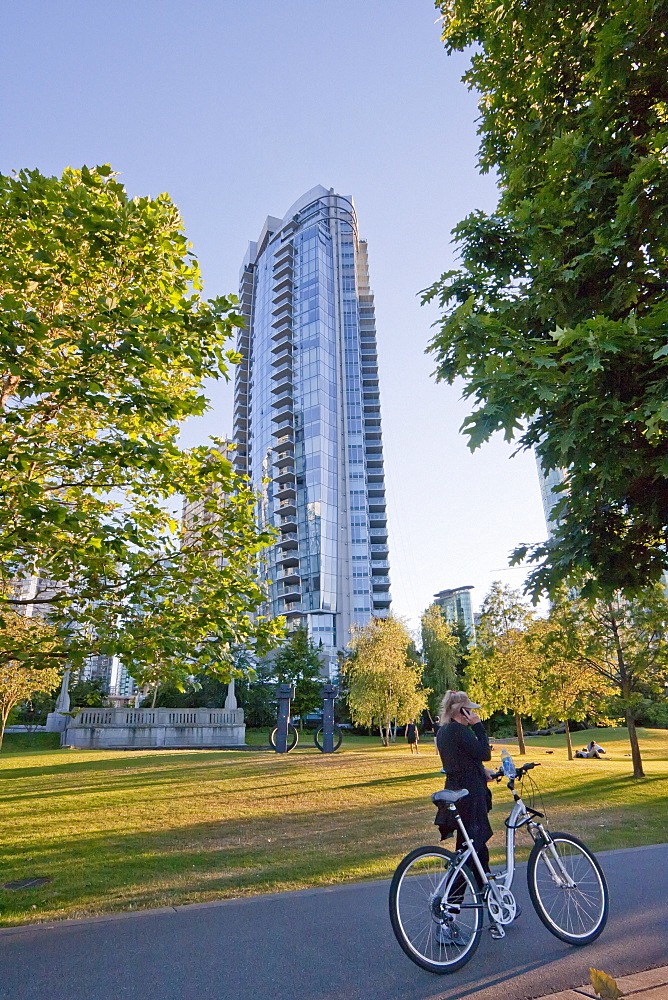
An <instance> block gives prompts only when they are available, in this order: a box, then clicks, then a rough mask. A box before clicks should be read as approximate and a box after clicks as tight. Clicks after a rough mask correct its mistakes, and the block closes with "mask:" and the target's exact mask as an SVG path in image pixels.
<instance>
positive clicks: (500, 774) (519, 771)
mask: <svg viewBox="0 0 668 1000" xmlns="http://www.w3.org/2000/svg"><path fill="white" fill-rule="evenodd" d="M532 767H540V761H536V762H535V763H528V764H520V766H519V767H517V768H515V774H514V776H513V777H512V778H511V779H510V780H511V781H514V780H515V778H523V777H524V775H525V774H526V772H527V771H530V770H531V768H532ZM505 776H506V775H505V771H504V770H503V767H500V768H499V770H498V771H495V772H494V774H493V775H492V776H491V778H490V781H491V780H492V779H493V778H496V780H497V781H500V780H501V778H505Z"/></svg>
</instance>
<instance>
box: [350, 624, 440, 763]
mask: <svg viewBox="0 0 668 1000" xmlns="http://www.w3.org/2000/svg"><path fill="white" fill-rule="evenodd" d="M411 643H412V640H411V637H410V634H409V633H408V630H407V629H406V626H405V625H404V624H403V622H401V621H400V620H399V619H398V618H395V617H393V616H392V615H388V617H387V618H371V619H370V621H369V622H368V623H367V624H366V625H365V626H364V627H361V628H357V629H355V630H354V631H353V637H352V640H351V642H350V648H351V650H352V655H351V656H350V657H349V658H348V659H347V660H346V661H345V662H344V663H343V673H344V678H345V682H346V685H347V688H348V707H349V709H350V714H351V717H352V720H353V722H354V723H355V725H358V726H378V727H379V729H380V737H381V740H382V742H383V745H384V746H387V745H388V743H389V739H390V727H391V723H392V721H395V722H396V723H397V724H398V725H400V726H403V725H405V724H406V723H407V722H408V721H409V720H410V719H414V718H417V717H419V715H420V713H421V712H422V711H423V709H424V708H425V707H426V705H427V696H428V694H429V693H430V692H429V690H428V689H424V688H422V687H421V675H422V664H421V663H420V662H419V661H418V660H416V659H415V658H414V657H413V656H411V655H410V647H411Z"/></svg>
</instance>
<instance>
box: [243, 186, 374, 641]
mask: <svg viewBox="0 0 668 1000" xmlns="http://www.w3.org/2000/svg"><path fill="white" fill-rule="evenodd" d="M240 299H241V311H242V313H243V315H244V318H245V320H246V329H245V330H243V331H241V332H240V335H239V338H238V345H237V346H238V351H239V353H240V354H241V356H242V362H241V364H240V365H239V366H238V368H237V375H236V386H235V410H234V415H235V424H234V440H235V443H236V446H237V452H236V455H235V459H234V461H235V467H236V469H237V470H238V471H240V472H242V473H245V474H247V475H248V477H249V478H250V480H251V481H252V482H253V484H254V485H255V486H256V487H257V488H258V489H259V490H260V494H261V499H260V502H259V504H258V523H259V524H260V525H261V526H265V525H271V526H273V527H274V528H275V529H276V530H277V531H278V532H279V537H278V539H277V542H276V544H275V545H274V546H273V547H272V549H271V550H270V552H269V557H268V560H267V563H266V565H265V566H264V567H263V570H262V572H263V573H264V575H265V577H266V579H267V580H269V581H271V584H270V588H269V608H268V610H269V613H270V614H272V615H278V614H283V615H286V616H287V618H288V619H292V620H295V621H302V622H305V623H306V624H307V626H308V630H309V634H310V635H311V637H312V638H313V639H314V640H315V641H316V642H317V641H318V640H322V643H323V646H324V647H325V649H326V650H327V651H328V652H329V653H330V656H332V657H333V654H334V652H335V651H336V649H341V648H344V647H345V646H346V645H347V643H348V641H349V638H350V629H351V626H352V625H353V624H355V623H357V624H365V623H366V622H367V621H368V620H369V618H370V617H371V616H372V615H375V616H385V615H387V613H388V610H389V607H390V593H389V587H390V581H389V562H388V559H389V553H388V546H387V518H386V507H385V479H384V471H383V446H382V436H381V422H380V399H379V390H378V361H377V354H376V326H375V319H374V302H373V295H372V293H371V289H370V287H369V272H368V262H367V245H366V243H365V242H364V241H363V240H360V238H359V236H358V233H357V218H356V215H355V208H354V206H353V202H352V199H351V198H349V197H343V196H342V195H338V194H335V192H334V190H333V189H330V190H327V189H326V188H324V187H316V188H313V189H312V190H311V191H308V192H307V193H306V194H305V195H304V196H303V197H302V198H300V199H299V201H297V202H296V203H295V204H294V205H293V206H292V208H291V209H290V210H289V211H288V213H287V215H286V216H285V217H284V218H283V219H278V218H274V217H272V216H269V217H268V218H267V220H266V222H265V224H264V227H263V229H262V232H261V233H260V236H259V239H258V241H257V242H256V243H251V244H250V245H249V249H248V253H247V255H246V258H245V260H244V263H243V266H242V269H241V288H240Z"/></svg>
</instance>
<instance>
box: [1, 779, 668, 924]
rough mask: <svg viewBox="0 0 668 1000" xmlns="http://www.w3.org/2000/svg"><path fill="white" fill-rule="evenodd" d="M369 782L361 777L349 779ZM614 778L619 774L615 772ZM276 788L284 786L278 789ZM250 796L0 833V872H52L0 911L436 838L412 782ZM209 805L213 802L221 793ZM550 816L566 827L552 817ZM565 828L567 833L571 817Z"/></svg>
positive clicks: (346, 862) (396, 854)
mask: <svg viewBox="0 0 668 1000" xmlns="http://www.w3.org/2000/svg"><path fill="white" fill-rule="evenodd" d="M401 780H402V781H405V780H406V779H405V778H402V779H401ZM193 782H194V783H196V782H197V778H196V775H195V776H193ZM377 783H378V782H377V781H376V780H374V781H371V782H362V783H360V785H359V786H358V787H366V786H367V785H375V784H377ZM610 784H611V782H610V780H608V781H604V780H603V779H599V780H598V781H594V782H592V783H591V788H592V794H594V793H595V792H597V791H599V792H600V790H601V789H602V788H604V787H606V786H608V787H609V786H610ZM616 784H618V785H622V784H624V779H618V780H617V782H616ZM131 787H135V788H136V786H134V785H133V786H131ZM117 788H118V786H117V785H114V786H112V790H114V789H117ZM203 794H205V792H203ZM276 795H277V797H285V793H282V792H280V790H277V792H276ZM559 800H561V802H562V805H564V804H565V805H566V806H567V805H568V802H569V800H570V799H569V790H567V789H566V790H564V791H563V792H562V793H559V792H552V793H551V794H550V802H551V803H552V804H557V803H558V802H559ZM601 801H602V800H601ZM254 804H255V805H256V806H259V811H258V812H256V814H255V815H252V816H243V817H234V818H229V819H228V818H224V817H221V818H220V819H219V820H212V821H207V822H200V823H192V824H188V825H182V826H171V827H169V828H166V829H162V830H153V831H147V832H129V833H119V832H115V831H109V832H106V831H104V832H95V833H85V832H84V833H75V834H69V835H66V836H65V835H59V836H58V837H57V839H52V840H50V841H48V842H44V841H43V840H42V842H40V840H39V839H38V838H35V840H33V841H32V842H30V843H29V845H28V846H25V840H22V839H20V838H19V839H17V843H16V844H15V845H13V844H6V845H5V847H4V850H3V852H2V853H3V854H4V855H5V857H4V858H3V859H2V861H3V864H2V868H3V875H4V877H3V881H10V880H14V879H20V878H24V877H27V876H30V875H48V876H50V877H51V878H52V880H53V881H52V882H51V883H50V884H49V885H48V886H44V887H42V888H39V889H34V890H30V891H27V892H25V893H18V892H10V891H7V890H0V923H4V924H7V923H17V922H25V921H26V920H30V919H31V918H32V919H40V918H41V919H46V918H53V917H58V916H60V917H64V916H71V915H73V914H85V913H92V912H110V911H114V910H119V909H127V908H129V907H130V906H131V905H132V906H133V907H137V908H144V907H151V906H162V905H173V904H176V903H185V902H196V901H203V900H206V899H215V898H227V897H231V896H235V895H240V894H248V893H256V892H272V891H281V890H283V889H292V888H297V887H304V886H308V885H326V884H332V883H337V882H342V881H348V880H355V881H362V880H364V879H365V878H379V877H389V875H390V874H391V872H392V870H393V868H394V866H395V865H396V863H397V862H398V860H399V858H400V857H402V856H403V855H404V854H406V853H407V852H408V851H409V850H411V849H412V848H413V847H416V846H418V845H419V844H429V843H435V842H436V841H437V840H438V834H437V832H436V830H435V828H434V827H433V826H432V825H431V821H432V819H433V810H432V809H431V806H430V805H428V806H427V805H426V804H425V802H424V799H423V795H422V794H421V793H420V795H419V797H418V796H417V794H416V795H413V796H411V797H407V798H403V797H402V798H401V799H400V800H393V801H390V802H386V801H385V802H383V801H375V802H371V803H368V804H365V805H355V806H350V807H346V808H345V810H344V811H342V812H337V810H336V809H335V808H332V807H330V806H328V804H327V801H326V799H325V800H323V799H321V800H320V804H319V807H318V808H317V809H313V808H306V809H304V810H292V811H290V810H284V811H282V812H277V813H273V812H272V809H273V808H274V806H273V804H272V802H271V800H270V799H267V800H266V801H263V800H262V797H261V796H260V798H259V801H256V802H255V803H254ZM220 805H221V812H224V808H225V803H224V797H221V803H220ZM499 805H501V803H499ZM499 805H497V808H496V809H495V819H494V826H495V827H497V828H499V830H500V829H501V825H500V820H501V814H502V809H503V813H504V814H505V807H506V806H507V805H508V803H506V802H503V806H502V808H499ZM147 806H148V807H150V795H149V796H148V797H147ZM643 806H644V809H645V810H649V812H651V815H652V816H653V817H654V816H658V815H659V813H661V814H665V797H664V796H663V795H658V794H657V795H656V796H652V797H650V798H649V799H646V800H645V802H644V803H643ZM114 808H117V806H116V804H115V803H114ZM96 809H97V810H99V806H97V807H96ZM595 811H596V810H594V812H595ZM646 815H648V813H646ZM407 817H409V822H408V823H407ZM637 820H638V811H637V808H636V806H635V805H625V806H619V807H615V821H616V824H619V825H621V827H627V828H628V829H627V839H626V840H624V841H623V843H622V844H621V845H620V846H631V845H632V844H634V843H642V842H643V841H642V830H634V829H633V823H634V822H637ZM64 821H65V823H66V822H67V817H66V814H65V815H64ZM559 827H560V828H563V829H566V830H568V829H569V826H568V823H567V822H566V821H565V820H564V819H563V818H560V819H559ZM572 832H573V833H576V834H577V832H578V830H577V828H572ZM592 846H595V845H592ZM33 906H35V907H36V909H35V910H33V909H32V907H33Z"/></svg>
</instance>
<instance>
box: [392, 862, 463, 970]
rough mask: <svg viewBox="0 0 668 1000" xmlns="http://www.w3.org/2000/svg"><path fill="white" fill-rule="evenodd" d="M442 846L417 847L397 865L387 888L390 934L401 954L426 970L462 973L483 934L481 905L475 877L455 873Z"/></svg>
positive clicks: (454, 864) (461, 872) (454, 866)
mask: <svg viewBox="0 0 668 1000" xmlns="http://www.w3.org/2000/svg"><path fill="white" fill-rule="evenodd" d="M456 863H457V857H456V855H454V854H452V853H451V852H450V851H446V850H445V849H444V848H442V847H418V848H417V849H416V850H414V851H411V853H410V854H407V855H406V857H405V858H404V859H403V861H401V862H400V863H399V865H398V867H397V870H396V871H395V873H394V876H393V878H392V884H391V886H390V920H391V921H392V930H393V931H394V933H395V936H396V938H397V941H398V942H399V944H400V945H401V947H402V948H403V950H404V952H405V953H406V955H408V957H409V958H410V959H411V961H412V962H415V964H416V965H419V966H420V967H421V968H422V969H427V971H428V972H434V973H436V974H438V975H442V974H444V973H448V972H456V970H457V969H461V967H462V966H463V965H465V964H466V962H468V961H469V959H470V958H471V957H472V956H473V953H474V952H475V950H476V948H477V947H478V945H479V943H480V935H481V933H482V904H481V899H480V897H479V894H478V892H477V888H476V882H475V879H474V876H473V873H472V872H471V871H470V870H469V869H468V868H467V867H466V866H464V867H463V868H462V869H461V871H459V872H456V870H455V869H456Z"/></svg>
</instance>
